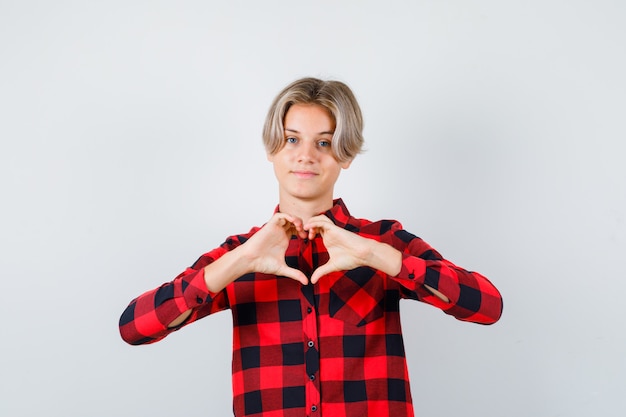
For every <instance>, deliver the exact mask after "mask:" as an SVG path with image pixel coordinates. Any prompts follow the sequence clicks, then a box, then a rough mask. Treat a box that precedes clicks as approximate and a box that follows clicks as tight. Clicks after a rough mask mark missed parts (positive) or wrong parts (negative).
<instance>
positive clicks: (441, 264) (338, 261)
mask: <svg viewBox="0 0 626 417" xmlns="http://www.w3.org/2000/svg"><path fill="white" fill-rule="evenodd" d="M377 227H379V226H377ZM375 228H376V227H373V229H375ZM305 230H308V231H309V233H310V234H313V235H314V233H320V234H321V235H322V237H323V239H324V244H325V246H326V248H327V250H328V252H329V256H330V259H329V261H328V263H327V264H325V265H322V266H321V267H319V268H318V269H317V270H316V271H315V272H314V274H313V277H312V278H311V282H317V280H319V279H320V278H321V277H322V276H323V275H326V274H328V273H330V272H333V271H340V270H349V269H353V268H356V267H359V266H368V267H371V268H374V269H378V270H380V271H382V272H385V273H386V274H387V275H388V276H390V277H391V279H393V280H394V281H396V282H397V283H399V284H400V285H401V287H402V288H403V291H402V294H403V296H404V297H406V298H413V299H417V300H419V301H423V302H426V303H428V304H431V305H434V306H435V307H438V308H440V309H441V310H443V311H444V312H445V313H447V314H450V315H452V316H454V317H456V318H457V319H459V320H463V321H471V322H475V323H482V324H492V323H495V322H496V321H498V319H499V318H500V315H501V314H502V297H501V296H500V293H499V292H498V290H497V289H496V288H495V286H493V284H491V282H489V280H488V279H487V278H485V277H484V276H482V275H480V274H478V273H476V272H470V271H467V270H465V269H463V268H460V267H458V266H456V265H454V264H453V263H452V262H450V261H448V260H446V259H444V258H443V257H442V256H441V255H440V254H439V253H438V252H437V251H435V250H434V249H433V248H432V247H430V246H429V245H428V244H427V243H426V242H424V241H423V240H422V239H420V238H418V237H416V236H414V235H412V234H410V233H408V232H406V231H405V230H403V229H402V226H401V225H400V224H399V223H397V222H394V223H393V224H392V225H391V227H389V228H388V231H386V232H385V233H383V234H382V235H376V233H372V235H371V236H376V239H375V238H367V237H363V236H360V235H358V234H356V233H352V232H349V231H347V230H344V229H341V228H339V227H337V226H335V225H334V224H333V223H332V222H331V221H330V220H329V219H328V218H327V217H325V216H318V217H316V218H313V219H311V221H309V223H308V224H307V225H305ZM364 234H365V235H367V233H364ZM378 238H380V241H378Z"/></svg>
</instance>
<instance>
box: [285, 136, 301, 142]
mask: <svg viewBox="0 0 626 417" xmlns="http://www.w3.org/2000/svg"><path fill="white" fill-rule="evenodd" d="M285 142H287V143H297V142H298V139H297V138H294V137H293V136H289V137H287V138H286V139H285Z"/></svg>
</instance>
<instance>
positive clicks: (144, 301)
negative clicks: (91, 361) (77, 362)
mask: <svg viewBox="0 0 626 417" xmlns="http://www.w3.org/2000/svg"><path fill="white" fill-rule="evenodd" d="M303 233H304V232H303V230H302V221H301V220H299V219H297V218H294V217H292V216H290V215H288V214H283V213H276V214H275V215H274V216H273V217H272V219H270V221H269V222H268V223H267V224H266V225H265V226H263V228H262V229H253V231H252V232H251V233H249V234H248V235H246V236H235V237H231V238H230V239H228V240H227V241H226V242H225V243H224V244H223V245H222V246H220V247H219V248H217V249H215V250H213V251H211V252H209V253H207V254H205V255H203V256H202V257H201V258H200V259H198V261H196V263H195V264H194V265H193V266H192V267H191V268H188V269H187V270H186V271H185V272H183V273H182V274H180V275H179V276H177V277H176V278H175V279H174V280H173V281H172V282H169V283H166V284H163V285H162V286H160V287H159V288H156V289H154V290H151V291H148V292H146V293H144V294H142V295H140V296H139V297H137V298H136V299H134V300H133V301H132V302H131V303H130V305H129V306H128V307H127V308H126V310H125V311H124V313H123V314H122V316H121V318H120V322H119V328H120V334H121V336H122V339H124V341H126V342H127V343H130V344H133V345H138V344H145V343H154V342H156V341H158V340H161V339H163V338H164V337H165V336H167V335H168V334H170V333H171V332H173V331H175V330H178V329H179V328H181V327H182V326H184V325H187V324H189V323H192V322H193V321H195V320H198V319H200V318H202V317H205V316H207V315H208V314H211V313H214V312H217V311H220V310H224V309H226V308H228V302H227V300H226V296H225V292H224V291H223V289H224V288H225V287H226V286H227V285H228V284H230V283H231V282H233V281H234V280H236V279H237V278H238V277H240V276H242V275H245V274H247V273H250V272H262V273H268V274H275V275H282V276H286V277H289V278H292V279H295V280H297V281H300V282H301V283H303V284H307V283H308V280H307V278H306V276H305V275H304V274H303V273H302V272H301V271H298V270H296V269H293V268H290V267H288V266H287V265H286V264H285V250H286V248H287V246H288V245H289V239H290V238H291V236H292V234H303Z"/></svg>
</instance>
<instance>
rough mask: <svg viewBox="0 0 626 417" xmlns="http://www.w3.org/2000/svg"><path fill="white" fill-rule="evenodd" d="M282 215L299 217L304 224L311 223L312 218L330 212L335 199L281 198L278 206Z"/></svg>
mask: <svg viewBox="0 0 626 417" xmlns="http://www.w3.org/2000/svg"><path fill="white" fill-rule="evenodd" d="M278 207H279V210H280V211H281V213H288V214H291V215H292V216H296V217H299V218H300V219H302V221H303V222H305V223H306V222H307V221H309V219H310V218H311V217H314V216H317V215H319V214H321V213H324V212H325V211H327V210H330V209H331V208H332V207H333V199H332V198H330V199H325V200H323V201H319V200H312V201H307V200H299V199H284V198H280V202H279V204H278Z"/></svg>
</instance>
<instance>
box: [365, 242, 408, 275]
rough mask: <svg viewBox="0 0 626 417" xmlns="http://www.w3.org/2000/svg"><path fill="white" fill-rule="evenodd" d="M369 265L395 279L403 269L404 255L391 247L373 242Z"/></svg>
mask: <svg viewBox="0 0 626 417" xmlns="http://www.w3.org/2000/svg"><path fill="white" fill-rule="evenodd" d="M371 242H372V243H371V244H370V249H369V255H368V261H367V265H368V266H370V267H372V268H374V269H378V270H379V271H382V272H384V273H386V274H387V275H389V276H392V277H395V276H396V275H398V274H399V273H400V270H401V269H402V253H401V252H400V251H399V250H397V249H396V248H394V247H393V246H391V245H388V244H386V243H383V242H378V241H375V240H372V241H371Z"/></svg>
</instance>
